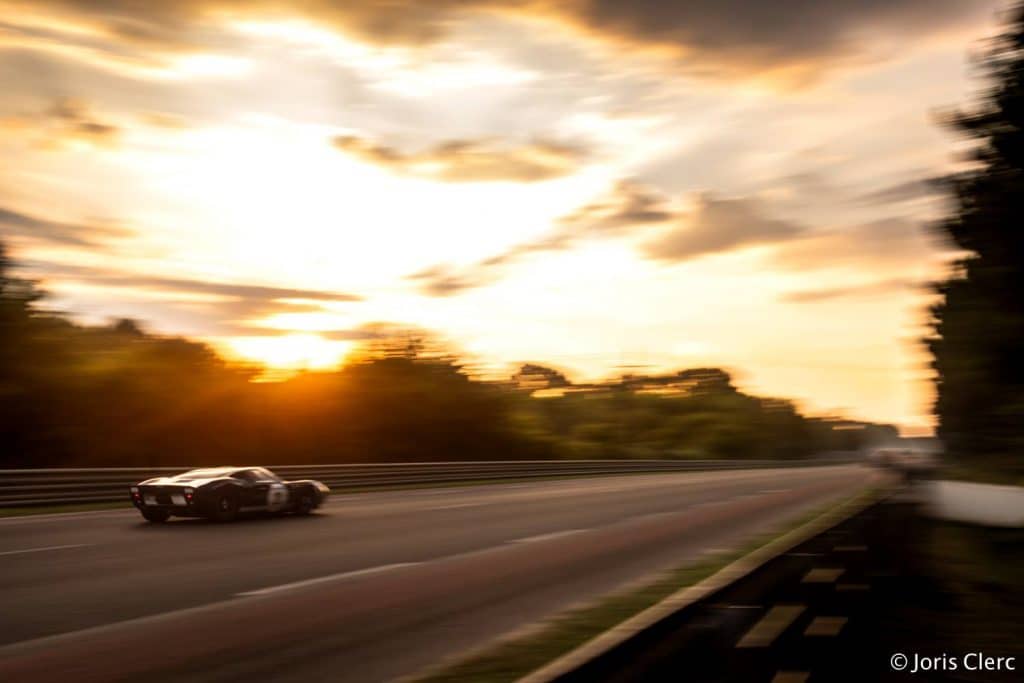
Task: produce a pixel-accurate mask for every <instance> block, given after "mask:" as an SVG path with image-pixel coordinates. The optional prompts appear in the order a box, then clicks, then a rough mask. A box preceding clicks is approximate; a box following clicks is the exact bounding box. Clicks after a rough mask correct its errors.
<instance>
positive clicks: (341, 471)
mask: <svg viewBox="0 0 1024 683" xmlns="http://www.w3.org/2000/svg"><path fill="white" fill-rule="evenodd" d="M850 461H852V460H850V459H847V460H845V461H844V460H839V459H834V458H833V459H821V460H503V461H467V462H414V463H374V464H346V465H281V466H273V465H271V466H269V469H271V470H273V471H274V472H275V473H277V474H278V475H279V476H281V477H282V478H284V479H317V480H319V481H322V482H323V483H324V484H327V485H328V486H330V487H331V489H333V490H334V491H336V492H337V491H345V490H358V489H367V488H374V487H388V486H415V485H421V484H445V483H458V482H470V481H485V480H495V479H498V480H500V479H530V478H541V477H574V476H589V475H600V474H630V473H643V472H648V473H654V472H688V471H698V470H730V469H764V468H772V467H804V466H810V465H835V464H841V463H842V462H850ZM187 469H189V468H188V467H148V468H147V467H104V468H71V469H17V470H15V469H10V470H3V469H0V508H5V507H6V508H10V507H29V506H44V505H61V504H81V503H102V502H110V501H118V500H127V495H128V494H127V489H128V487H129V486H131V485H132V484H135V483H138V482H140V481H142V480H144V479H149V478H150V477H158V476H163V475H169V474H178V473H180V472H183V471H185V470H187Z"/></svg>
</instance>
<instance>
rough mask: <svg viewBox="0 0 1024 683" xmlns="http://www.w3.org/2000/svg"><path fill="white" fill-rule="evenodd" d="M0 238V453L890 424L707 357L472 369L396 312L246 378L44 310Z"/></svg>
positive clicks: (196, 349) (712, 442)
mask: <svg viewBox="0 0 1024 683" xmlns="http://www.w3.org/2000/svg"><path fill="white" fill-rule="evenodd" d="M2 253H3V252H2V250H0V332H2V334H0V466H5V467H47V466H91V465H96V466H99V465H111V466H112V465H134V466H156V465H186V464H197V465H202V464H227V463H235V464H242V463H264V464H288V463H317V462H375V461H376V462H389V461H413V460H502V459H539V458H623V457H633V458H651V457H657V458H662V457H678V458H798V457H805V456H809V455H812V454H815V453H820V452H822V451H839V450H853V449H857V448H860V447H862V446H864V445H865V444H867V443H869V442H872V441H877V440H883V439H888V438H892V437H895V434H896V433H895V430H894V429H893V428H892V427H886V426H880V425H868V424H861V423H852V422H845V421H837V420H825V419H810V418H807V417H804V416H802V415H801V414H800V413H799V412H798V411H797V410H796V408H795V407H794V406H793V405H792V404H791V403H789V402H787V401H782V400H778V399H764V398H757V397H754V396H749V395H747V394H744V393H743V392H741V391H739V390H737V389H736V387H734V386H733V384H732V381H731V379H730V377H729V375H728V374H727V373H726V372H724V371H722V370H718V369H714V368H703V369H692V370H684V371H682V372H679V373H675V374H671V375H664V376H633V375H627V376H624V377H621V378H619V379H618V380H616V381H613V382H609V383H602V384H573V383H571V382H570V381H569V379H568V378H567V377H566V376H565V375H564V374H562V373H560V372H558V371H556V370H553V369H551V368H547V367H544V366H540V365H532V364H528V365H523V366H522V367H521V368H520V369H519V371H518V372H517V373H515V375H514V376H513V377H511V378H509V379H508V380H505V381H482V380H480V379H476V378H473V377H472V376H471V373H470V372H468V370H467V369H466V368H465V367H463V365H462V364H461V363H460V361H459V359H458V358H456V357H455V356H454V355H453V354H452V353H450V352H449V351H447V350H446V349H445V348H444V347H443V346H442V345H440V344H438V343H437V342H435V341H433V340H431V338H430V337H429V335H424V334H422V333H417V332H405V333H402V332H401V331H396V330H393V329H392V330H390V331H389V332H387V333H386V334H382V335H380V336H379V338H376V339H374V340H372V341H370V342H368V343H367V344H366V345H365V346H364V347H363V348H361V349H360V350H359V352H357V353H355V354H353V357H352V359H351V360H350V361H349V362H348V363H347V364H346V365H344V366H343V367H341V368H340V369H338V370H337V371H333V372H304V373H299V374H298V375H296V376H293V377H291V378H289V379H287V380H284V381H279V382H265V381H257V380H259V379H260V369H259V368H255V367H251V366H244V365H239V364H232V363H228V362H226V361H225V360H224V359H222V358H221V357H220V356H218V355H217V354H216V353H215V352H214V351H213V350H212V349H210V348H209V347H208V346H206V345H204V344H201V343H197V342H193V341H189V340H186V339H181V338H172V337H163V336H156V335H151V334H148V333H146V332H145V331H144V330H143V329H142V328H140V326H139V325H138V324H136V323H135V322H133V321H131V320H121V321H118V322H116V323H115V324H113V325H110V326H85V325H79V324H75V323H73V322H71V321H70V320H68V319H67V318H66V317H64V316H61V315H58V314H55V313H52V312H47V311H46V310H45V309H44V308H43V307H42V306H41V305H40V299H41V298H42V294H41V292H39V291H38V290H37V289H36V288H35V286H34V285H33V284H32V283H31V282H27V281H25V280H20V279H17V278H15V277H13V276H11V274H10V272H11V270H10V265H11V264H10V263H9V262H8V261H7V260H6V259H4V258H3V256H2Z"/></svg>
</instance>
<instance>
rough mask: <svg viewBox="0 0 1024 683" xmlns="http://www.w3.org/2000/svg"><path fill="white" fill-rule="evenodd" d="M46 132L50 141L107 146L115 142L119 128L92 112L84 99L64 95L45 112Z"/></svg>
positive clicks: (119, 131)
mask: <svg viewBox="0 0 1024 683" xmlns="http://www.w3.org/2000/svg"><path fill="white" fill-rule="evenodd" d="M46 119H47V121H48V123H49V125H48V127H47V132H48V133H49V136H50V140H51V142H55V143H58V144H59V143H63V142H67V141H70V140H80V141H83V142H88V143H90V144H93V145H103V146H109V145H112V144H114V143H116V142H117V138H118V136H119V135H120V133H121V129H120V128H118V127H117V126H114V125H112V124H110V123H105V122H103V121H101V120H99V119H98V118H96V116H95V115H94V114H93V113H92V111H91V109H90V106H89V104H88V103H87V102H85V101H84V100H80V99H76V98H71V97H64V98H61V99H59V100H57V101H56V102H54V103H53V106H51V107H50V108H49V110H47V112H46Z"/></svg>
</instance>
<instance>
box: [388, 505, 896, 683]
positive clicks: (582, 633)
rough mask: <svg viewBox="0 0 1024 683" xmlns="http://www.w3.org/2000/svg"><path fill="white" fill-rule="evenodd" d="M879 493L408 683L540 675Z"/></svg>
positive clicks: (825, 509) (826, 508)
mask: <svg viewBox="0 0 1024 683" xmlns="http://www.w3.org/2000/svg"><path fill="white" fill-rule="evenodd" d="M876 493H877V489H866V490H863V491H861V492H858V493H857V494H854V495H852V496H849V497H846V498H843V499H840V500H838V501H832V502H829V503H826V504H823V505H820V506H817V507H815V508H814V509H813V510H810V511H808V512H806V513H804V514H802V515H799V516H797V517H796V518H794V519H792V520H790V521H787V522H786V523H784V524H781V525H779V526H778V527H777V528H775V529H773V530H772V531H769V532H765V533H763V534H759V535H758V536H756V537H755V538H754V539H752V540H750V541H748V542H746V543H744V544H742V545H741V546H739V547H737V548H735V549H732V550H728V551H723V552H720V553H714V554H710V555H707V556H705V557H703V558H701V559H699V560H697V561H696V562H693V563H689V564H686V565H684V566H681V567H677V568H676V569H673V570H670V571H668V572H666V573H664V574H662V575H661V576H659V577H658V578H655V579H653V580H651V581H650V582H648V583H644V584H643V585H640V586H639V587H633V588H627V589H625V590H623V591H621V592H617V593H613V594H610V595H607V596H605V597H603V598H599V599H598V600H597V601H596V602H593V603H591V604H589V605H586V606H583V607H579V608H575V609H570V610H568V611H566V612H563V613H562V614H559V615H556V616H555V617H553V618H551V619H550V620H547V621H545V622H542V623H541V624H539V625H538V626H536V627H532V628H528V629H526V630H524V631H520V632H518V633H513V634H512V635H511V636H508V637H505V638H502V639H500V640H498V641H497V642H495V643H491V644H489V645H485V646H484V647H483V648H482V649H480V650H477V651H475V652H472V653H470V654H468V655H465V656H463V657H461V658H459V659H457V660H455V661H453V662H451V663H448V664H444V663H443V664H441V665H440V666H439V667H437V668H435V669H433V670H430V671H428V672H426V673H422V674H419V675H418V676H414V677H412V678H410V679H407V680H408V681H410V682H412V683H506V682H510V681H516V680H518V679H519V678H522V677H523V676H525V675H527V674H529V673H530V672H532V671H535V670H537V669H539V668H540V667H542V666H544V665H546V664H547V663H549V662H551V661H553V660H555V659H557V658H558V657H560V656H562V655H564V654H566V653H567V652H569V651H571V650H573V649H575V648H577V647H579V646H580V645H582V644H584V643H586V642H587V641H589V640H591V639H593V638H595V637H597V636H599V635H600V634H602V633H604V632H605V631H607V630H609V629H610V628H612V627H613V626H616V625H617V624H620V623H622V622H623V621H625V620H627V619H629V618H630V617H632V616H634V615H636V614H639V613H640V612H642V611H643V610H645V609H647V608H648V607H651V606H653V605H655V604H657V603H658V602H660V601H662V600H663V599H665V598H667V597H668V596H670V595H672V594H673V593H675V592H676V591H679V590H681V589H683V588H686V587H689V586H692V585H695V584H697V583H699V582H700V581H703V580H704V579H707V578H708V577H710V576H712V575H714V574H715V573H716V572H718V571H719V570H721V569H723V568H724V567H726V566H728V565H730V564H732V563H733V562H735V561H737V560H739V559H741V558H743V557H746V556H747V555H749V554H750V553H752V552H754V551H755V550H757V549H759V548H762V547H764V546H765V545H766V544H767V543H769V542H770V541H773V540H775V539H777V538H779V537H781V536H783V535H785V534H786V533H788V532H790V531H793V530H795V529H797V528H799V527H801V526H803V525H804V524H807V523H808V522H810V521H812V520H814V519H816V518H818V517H821V516H823V515H825V514H827V513H830V512H833V511H836V512H837V511H839V510H840V509H841V508H845V507H846V506H849V505H854V504H857V503H859V502H860V501H862V500H864V499H865V498H867V497H873V496H875V495H876Z"/></svg>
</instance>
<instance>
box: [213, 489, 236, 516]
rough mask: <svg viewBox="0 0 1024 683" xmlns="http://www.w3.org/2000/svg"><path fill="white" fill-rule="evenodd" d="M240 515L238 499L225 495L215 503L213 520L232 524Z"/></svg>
mask: <svg viewBox="0 0 1024 683" xmlns="http://www.w3.org/2000/svg"><path fill="white" fill-rule="evenodd" d="M237 515H238V498H236V497H235V496H233V495H231V494H230V493H223V494H221V495H220V496H218V497H217V500H216V501H214V508H213V518H214V519H215V520H217V521H218V522H230V521H231V520H233V519H234V518H235V517H236V516H237Z"/></svg>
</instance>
